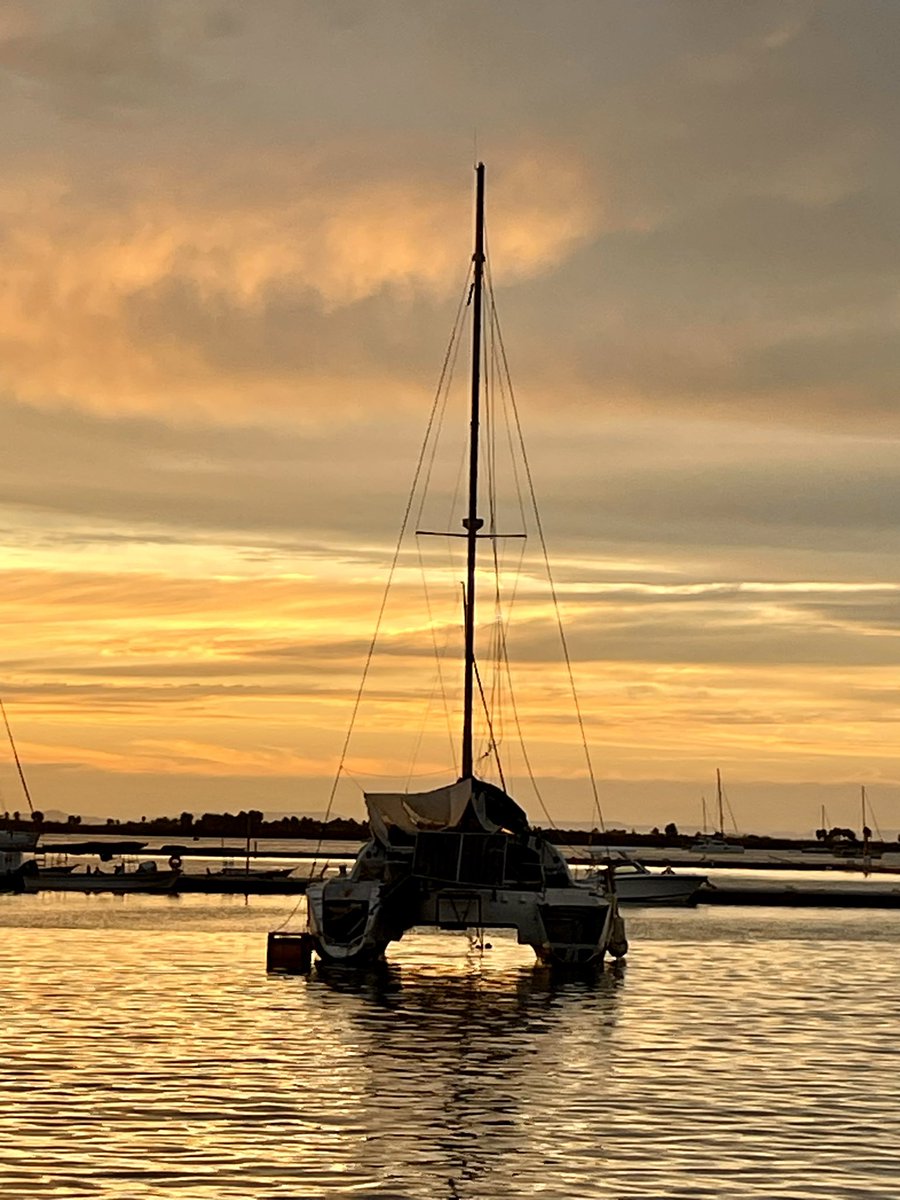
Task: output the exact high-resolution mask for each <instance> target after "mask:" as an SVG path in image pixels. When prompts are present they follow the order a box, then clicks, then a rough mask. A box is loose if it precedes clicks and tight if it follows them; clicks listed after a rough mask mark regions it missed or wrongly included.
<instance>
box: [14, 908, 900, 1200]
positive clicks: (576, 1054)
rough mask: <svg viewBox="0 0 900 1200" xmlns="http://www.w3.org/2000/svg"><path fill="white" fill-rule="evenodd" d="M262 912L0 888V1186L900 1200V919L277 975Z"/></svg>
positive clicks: (461, 949)
mask: <svg viewBox="0 0 900 1200" xmlns="http://www.w3.org/2000/svg"><path fill="white" fill-rule="evenodd" d="M284 911H285V910H284V907H283V906H281V905H280V904H279V902H278V901H276V900H264V899H258V900H255V901H251V902H250V903H244V902H243V901H235V900H234V898H218V897H193V898H191V899H190V900H188V899H187V898H182V900H178V901H174V902H173V901H172V900H171V899H169V898H163V897H136V896H132V897H105V898H101V897H77V896H54V897H48V896H46V895H45V896H33V897H2V898H0V924H2V925H3V926H4V929H3V937H2V939H0V960H2V970H3V978H4V981H5V986H4V1000H5V1004H4V1021H5V1031H6V1039H5V1046H6V1052H5V1054H4V1056H3V1059H2V1062H0V1094H2V1095H0V1098H2V1104H0V1195H2V1196H3V1198H4V1200H6V1198H7V1197H10V1198H12V1197H15V1198H17V1200H18V1198H21V1200H25V1198H29V1200H30V1198H32V1197H44V1196H46V1197H51V1196H52V1197H56V1198H69V1197H72V1198H74V1197H82V1196H84V1197H98V1198H102V1200H124V1198H126V1197H127V1198H129V1200H132V1198H134V1197H140V1198H141V1200H143V1198H147V1200H162V1198H163V1197H166V1198H169V1197H175V1198H180V1200H231V1198H236V1197H241V1198H242V1200H244V1198H247V1197H250V1198H252V1200H257V1198H259V1200H262V1198H265V1200H268V1198H269V1197H272V1198H276V1197H277V1198H286V1197H291V1198H294V1200H299V1198H300V1197H304V1198H308V1197H317V1196H323V1197H325V1196H327V1197H332V1196H334V1197H351V1196H354V1197H367V1196H371V1197H379V1198H385V1200H387V1198H394V1200H399V1198H401V1197H402V1198H404V1200H419V1198H422V1200H425V1198H428V1200H432V1198H447V1200H462V1198H464V1197H465V1198H466V1200H484V1198H487V1197H503V1200H506V1198H509V1200H518V1198H519V1197H526V1196H527V1197H533V1196H536V1195H541V1196H544V1197H557V1196H558V1197H602V1198H603V1200H613V1198H630V1197H643V1198H645V1200H650V1198H656V1197H659V1198H669V1197H688V1196H690V1197H701V1198H705V1197H714V1196H715V1197H727V1198H729V1200H732V1198H733V1200H744V1198H745V1197H755V1198H762V1197H772V1198H775V1200H788V1198H791V1200H813V1198H822V1200H824V1198H826V1197H828V1198H829V1200H830V1198H832V1197H840V1198H847V1200H849V1198H850V1197H857V1196H863V1195H864V1196H866V1197H870V1198H871V1197H885V1198H887V1197H893V1196H896V1195H900V1168H898V1166H897V1156H896V1145H897V1142H898V1135H900V1116H898V1114H900V1083H898V1074H897V1071H896V1063H897V1058H896V1052H895V1046H894V1042H895V1019H894V1015H893V1014H894V1010H895V996H896V993H897V989H898V984H900V955H898V953H897V951H898V948H900V914H896V915H895V914H892V913H877V914H865V913H860V912H852V913H847V914H838V913H834V912H829V913H828V914H827V915H826V914H823V913H808V912H803V913H801V914H790V913H786V912H776V911H775V910H756V911H755V912H754V913H752V914H749V913H746V912H741V913H740V914H738V913H734V912H733V913H725V912H723V910H715V911H714V912H709V913H704V912H703V911H697V912H683V913H679V912H677V911H676V910H672V911H671V912H670V913H665V914H663V913H660V914H653V913H650V912H649V911H647V910H644V911H643V912H641V911H640V910H638V911H636V912H635V913H634V914H633V915H632V916H631V919H630V922H629V934H630V937H631V939H632V945H633V950H632V954H631V956H630V960H629V964H628V966H627V968H625V969H624V970H622V971H618V972H613V971H611V970H607V971H605V972H603V973H601V974H599V975H597V976H595V977H586V978H574V979H568V980H563V979H560V978H559V977H557V976H554V975H553V974H552V973H549V972H547V971H546V970H544V969H541V968H536V967H534V966H533V965H532V962H531V957H530V952H528V951H526V950H524V949H523V948H522V947H518V946H516V944H515V943H514V942H513V941H512V940H511V939H510V938H509V937H506V936H504V935H496V936H492V937H491V939H490V940H491V942H492V947H493V948H492V949H491V950H485V951H484V953H483V954H481V953H479V952H478V950H477V949H476V948H474V947H473V946H472V945H471V944H470V943H469V942H468V940H467V939H466V938H465V937H464V936H462V935H436V934H433V933H427V934H426V933H422V934H413V935H411V936H409V937H408V938H406V939H404V940H403V942H401V943H400V944H399V945H398V946H396V947H395V948H394V953H393V958H392V963H391V965H390V966H389V967H388V968H386V969H385V970H383V971H380V972H377V973H373V974H367V975H352V974H351V975H348V974H345V973H334V972H327V971H321V970H319V971H315V972H314V973H313V974H312V975H311V976H310V977H309V978H308V979H300V978H285V977H267V976H266V975H265V973H264V969H263V962H264V956H265V931H266V930H267V929H269V928H272V927H274V926H276V925H277V924H279V922H280V920H281V919H282V918H283V915H284Z"/></svg>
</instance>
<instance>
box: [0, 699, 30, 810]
mask: <svg viewBox="0 0 900 1200" xmlns="http://www.w3.org/2000/svg"><path fill="white" fill-rule="evenodd" d="M0 713H2V714H3V724H4V725H5V726H6V736H7V737H8V738H9V745H10V749H11V750H12V752H13V758H14V759H15V760H16V770H17V771H18V772H19V782H20V783H21V784H22V791H23V792H24V793H25V799H26V800H27V801H28V811H29V812H30V813H31V815H32V816H34V805H33V804H32V803H31V792H29V790H28V783H27V782H26V780H25V772H24V771H23V770H22V763H21V761H20V759H19V751H18V750H17V749H16V741H15V738H14V737H13V735H12V730H11V729H10V727H9V719H8V718H7V716H6V709H5V708H4V706H3V701H2V700H0Z"/></svg>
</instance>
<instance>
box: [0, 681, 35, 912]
mask: <svg viewBox="0 0 900 1200" xmlns="http://www.w3.org/2000/svg"><path fill="white" fill-rule="evenodd" d="M0 714H2V716H3V724H4V726H5V727H6V736H7V738H8V740H9V746H10V749H11V750H12V755H13V759H14V761H15V764H16V770H17V771H18V774H19V781H20V783H21V785H22V791H23V792H24V794H25V800H26V802H27V804H28V811H29V813H30V814H31V816H32V818H33V817H34V807H33V805H32V803H31V793H30V792H29V790H28V782H27V780H26V779H25V771H24V770H23V768H22V762H21V759H20V758H19V751H18V749H17V748H16V741H15V738H14V737H13V733H12V728H11V726H10V723H9V718H8V717H7V715H6V708H5V706H4V704H3V701H2V700H0ZM38 837H39V833H38V831H36V830H31V829H0V884H2V886H4V887H7V888H8V887H10V886H13V887H15V886H18V884H19V882H20V880H21V877H22V869H23V866H24V867H25V868H26V869H28V864H27V863H26V861H25V859H24V855H26V854H30V853H33V852H34V850H35V848H36V847H37V844H38Z"/></svg>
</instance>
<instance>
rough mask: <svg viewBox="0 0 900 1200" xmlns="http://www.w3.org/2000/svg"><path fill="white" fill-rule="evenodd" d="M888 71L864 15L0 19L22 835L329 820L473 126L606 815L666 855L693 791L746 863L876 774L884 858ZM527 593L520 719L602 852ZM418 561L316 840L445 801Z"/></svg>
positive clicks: (2, 563) (895, 468)
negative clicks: (425, 792)
mask: <svg viewBox="0 0 900 1200" xmlns="http://www.w3.org/2000/svg"><path fill="white" fill-rule="evenodd" d="M898 35H900V9H898V8H897V6H896V5H894V4H891V3H887V2H879V0H862V2H860V3H858V4H854V5H848V4H843V3H828V2H824V3H816V2H812V0H796V2H794V0H777V2H775V0H773V2H771V3H769V2H767V0H757V2H754V3H753V4H746V3H738V2H737V0H723V2H716V3H706V2H705V0H684V2H682V0H669V2H668V3H647V4H642V5H635V4H633V3H631V2H630V0H592V2H590V3H574V2H571V0H563V3H562V4H560V5H553V6H548V5H545V4H543V3H537V2H530V0H518V2H516V3H511V2H505V0H494V2H493V3H492V4H490V5H484V4H481V3H475V2H474V0H473V2H471V3H468V2H467V3H461V2H457V0H449V2H448V3H443V4H441V5H439V6H438V5H435V6H423V5H420V4H414V3H411V2H409V3H389V2H385V3H382V4H378V5H370V4H363V3H354V2H349V0H347V2H344V0H342V2H339V3H334V2H332V3H324V2H322V3H306V4H302V5H297V4H293V3H287V2H280V0H272V2H271V3H268V4H266V5H265V6H260V7H258V8H255V9H254V10H253V11H252V12H251V11H250V10H248V9H247V8H246V6H245V5H242V4H239V3H236V2H232V0H188V2H187V3H178V4H176V3H162V2H158V0H145V2H144V3H142V4H141V5H122V4H117V3H99V2H96V0H82V2H79V3H74V2H68V0H54V2H52V3H51V2H49V0H47V2H41V0H29V2H27V3H26V2H23V3H16V2H14V0H11V2H2V0H0V103H2V109H3V113H4V116H5V120H4V121H3V122H0V155H2V162H3V166H4V170H3V172H2V180H0V242H2V246H3V260H4V275H3V279H2V281H0V435H2V436H0V526H2V531H3V532H2V537H0V547H2V550H0V623H2V626H3V646H4V650H3V652H2V659H3V669H2V675H0V681H2V682H0V695H2V697H3V699H4V702H5V703H6V705H7V708H8V711H9V715H10V720H11V722H12V724H13V729H14V732H15V734H16V738H17V743H18V745H19V749H20V753H21V756H22V758H23V760H24V762H25V766H26V770H27V771H28V774H29V779H30V782H31V784H32V791H33V792H34V795H35V798H36V802H37V803H38V806H39V807H41V808H43V809H45V810H61V811H63V812H71V813H79V814H84V815H87V814H96V815H101V816H118V817H123V818H124V817H133V816H140V815H155V814H158V813H178V812H180V811H182V810H187V811H193V812H196V813H199V812H203V811H220V810H222V809H228V808H230V809H235V808H247V807H254V808H262V809H264V810H266V811H271V812H275V811H277V812H298V813H300V812H305V811H312V812H318V811H321V810H322V809H323V808H324V805H325V801H326V799H327V796H328V793H329V790H330V787H331V781H332V778H333V775H334V770H335V767H336V764H337V761H338V758H339V755H340V751H341V746H342V744H343V739H344V735H345V732H346V728H347V723H348V721H349V717H350V711H351V709H352V705H353V700H354V696H355V694H356V689H357V686H358V683H359V678H360V673H361V670H362V665H363V662H364V660H365V655H366V651H367V648H368V644H369V640H370V638H371V634H372V629H373V625H374V620H375V617H376V614H377V611H378V606H379V603H380V598H381V593H382V589H383V587H384V583H385V579H386V572H387V567H388V564H389V561H390V556H391V554H392V552H393V545H394V541H395V539H396V535H397V530H398V527H399V522H400V519H401V516H402V513H403V507H404V504H405V502H406V497H407V493H408V488H409V482H410V479H411V477H412V472H413V469H414V466H415V461H416V456H417V454H418V450H419V445H420V441H421V438H422V435H423V430H424V428H425V422H426V420H427V416H428V411H429V408H430V405H431V402H432V397H433V395H434V390H435V386H436V382H437V378H438V373H439V370H440V365H441V361H442V358H443V354H444V351H445V348H446V345H447V339H448V337H449V334H450V330H451V327H452V324H453V320H454V313H455V311H456V306H457V304H458V302H459V297H460V294H461V290H462V289H463V286H464V281H465V278H466V271H467V269H468V263H469V257H470V254H471V237H472V234H471V223H472V186H473V175H472V171H471V166H472V161H473V157H474V155H473V131H477V154H478V156H479V157H480V158H482V159H484V161H485V162H486V164H487V195H488V238H489V248H490V255H491V273H492V279H493V282H494V287H495V291H496V296H497V304H498V309H499V313H500V318H501V321H502V326H503V331H504V340H505V345H506V349H507V352H508V355H509V359H510V364H511V369H512V376H513V380H514V383H515V388H516V397H517V402H518V406H519V409H520V412H521V415H522V420H523V425H524V429H525V436H526V441H527V444H528V448H529V453H530V458H531V465H532V468H533V472H534V476H535V481H536V486H537V491H538V496H539V500H540V504H541V514H542V519H543V523H544V528H545V530H546V533H547V537H548V542H549V548H550V553H551V558H552V561H553V567H554V578H555V583H556V586H557V590H558V592H559V596H560V599H561V603H562V606H563V611H564V615H565V619H566V630H567V638H568V644H569V650H570V653H571V657H572V662H573V669H574V673H575V677H576V681H577V684H578V688H579V696H580V701H581V706H582V710H583V714H584V720H585V726H586V729H587V732H588V738H589V745H590V752H591V758H592V761H593V764H594V769H595V772H596V774H597V777H598V784H599V793H600V799H601V803H602V806H603V810H604V814H605V816H606V818H607V819H608V820H609V821H611V822H613V823H617V824H625V825H628V826H636V827H642V826H649V825H653V824H662V823H665V822H667V821H669V820H675V821H676V822H677V823H679V824H680V825H683V826H685V827H690V828H696V827H698V826H699V823H700V808H701V804H700V797H701V795H702V794H705V795H706V797H707V799H709V798H710V797H711V795H712V794H713V791H714V786H715V769H716V767H720V768H721V769H722V771H723V774H724V776H725V778H726V781H727V785H728V791H729V796H730V799H731V802H732V806H733V808H734V809H735V815H736V819H737V822H738V825H739V826H741V827H742V828H743V829H747V830H755V831H760V832H763V831H769V830H773V831H774V830H785V831H797V832H803V831H807V830H811V829H813V828H815V827H816V825H817V824H818V823H819V806H820V804H822V803H825V804H826V806H827V809H828V814H829V817H830V818H831V819H832V820H833V821H834V822H835V823H838V824H857V825H858V823H859V821H858V809H859V799H858V798H859V787H860V785H862V784H865V785H866V786H867V789H868V791H869V795H870V797H871V800H872V804H873V806H874V809H875V811H876V813H877V817H878V821H879V824H880V826H881V827H882V828H883V829H885V830H890V831H892V832H894V833H896V831H897V829H898V828H900V764H898V732H900V643H898V632H900V578H898V571H897V568H896V563H897V561H898V552H900V522H898V513H900V465H898V463H900V456H898V454H897V442H898V438H900V404H898V397H897V389H898V382H897V381H898V379H900V371H898V367H900V349H898V347H900V342H898V323H900V271H898V267H900V262H898V259H900V253H898V233H897V227H896V220H895V213H896V211H897V201H898V193H900V155H898V153H897V151H898V145H897V142H898V138H900V134H898V130H900V111H898V110H900V83H898V80H897V74H896V64H895V61H894V56H893V54H892V47H893V46H895V45H896V44H897V38H898ZM467 369H468V368H467V350H466V349H465V348H464V349H463V350H462V351H461V352H460V360H459V365H458V369H457V375H458V376H459V378H460V380H461V381H462V382H463V383H464V379H465V375H466V371H467ZM448 419H449V418H448ZM456 419H457V420H458V422H462V421H464V417H462V416H460V417H458V418H456ZM462 428H463V426H462V424H460V427H459V429H460V430H461V429H462ZM457 432H459V430H458V431H457ZM456 467H457V463H456V462H455V461H454V462H453V463H452V464H451V468H452V471H455V470H456ZM442 486H444V489H445V491H446V492H449V490H452V488H451V484H450V483H449V482H446V481H445V483H444V484H443V485H442ZM458 551H459V547H457V552H458ZM538 560H539V547H538V546H537V545H536V543H535V542H534V539H533V538H532V539H530V540H529V542H528V544H527V547H526V549H525V562H524V571H523V575H522V580H521V582H520V584H519V585H518V591H517V599H516V605H515V614H514V615H515V616H516V617H518V620H517V621H516V620H514V621H513V623H512V625H511V627H510V650H511V656H512V657H513V659H514V678H515V683H516V695H517V699H518V704H519V715H520V718H521V719H522V721H523V724H524V725H525V726H526V728H527V731H528V749H529V753H530V755H531V757H532V759H533V762H534V767H535V770H536V773H537V775H538V776H539V777H540V780H541V783H542V793H543V794H544V796H545V799H546V801H547V803H548V805H549V807H550V810H551V813H552V815H553V816H554V818H556V819H557V820H558V821H560V822H561V823H565V822H566V821H575V820H577V821H586V820H590V819H591V817H592V810H593V800H592V796H591V790H590V787H589V786H588V784H587V781H586V779H585V777H584V769H585V768H584V756H583V751H582V749H581V746H580V739H579V735H578V731H577V728H576V727H575V725H574V724H573V720H572V712H571V706H570V704H569V702H568V700H567V698H566V692H567V686H566V679H565V673H564V671H563V670H562V667H561V666H558V665H557V661H556V660H557V657H558V656H557V654H556V649H555V641H554V630H553V621H552V619H549V620H548V619H547V618H548V616H551V617H552V614H549V613H548V604H547V589H546V585H545V584H544V583H542V582H541V579H540V575H539V571H538V570H537V567H538V565H539V563H538ZM455 561H456V563H457V564H458V562H459V556H458V553H457V559H456V560H455ZM443 572H444V574H443V576H442V577H441V578H440V580H439V583H438V585H436V590H435V593H434V598H438V597H439V598H440V603H441V604H442V605H443V607H442V608H439V611H436V612H435V613H434V620H435V633H434V636H433V635H432V632H431V631H430V630H429V628H428V621H427V615H428V614H427V605H425V604H423V592H422V584H421V581H420V579H419V574H418V571H417V569H416V563H415V559H414V556H410V557H407V558H404V560H403V562H402V564H401V570H400V572H399V574H398V582H397V587H396V588H395V589H394V592H393V594H392V599H391V603H390V606H389V609H388V611H387V612H386V616H385V626H384V637H383V638H382V641H381V645H382V649H383V651H384V652H383V653H382V654H380V655H379V656H378V657H377V659H376V662H375V664H374V665H373V669H372V674H371V678H370V687H369V688H368V689H367V692H366V696H365V698H364V702H363V705H362V707H361V710H360V718H359V723H358V737H356V738H355V739H354V742H353V744H352V745H351V751H350V759H349V776H350V777H348V779H347V781H346V783H344V784H342V785H341V788H340V789H339V791H338V794H337V798H336V811H338V812H340V813H344V814H346V815H353V816H358V815H360V813H361V811H362V806H361V799H360V787H361V786H369V787H375V788H378V787H384V786H388V787H389V786H394V785H395V784H397V783H398V782H399V783H404V782H406V781H407V780H413V781H417V782H420V783H422V784H423V786H431V785H432V784H433V783H438V782H442V781H443V780H444V779H445V778H446V777H447V775H448V774H449V775H451V776H452V774H453V772H454V771H455V769H456V762H455V758H456V755H457V753H458V751H457V749H456V747H455V734H454V735H449V734H448V732H447V727H448V723H449V726H450V728H451V729H452V728H453V725H454V721H453V714H454V711H455V709H454V706H455V705H457V703H458V699H457V696H456V692H458V690H459V687H458V685H459V679H458V678H457V677H456V676H454V675H453V668H452V667H450V666H449V665H447V664H445V665H444V666H443V667H442V672H443V676H442V677H443V679H444V690H445V691H446V692H447V695H448V702H447V703H448V707H449V711H450V716H449V718H448V716H447V713H446V712H445V711H444V705H443V702H442V701H441V691H442V689H441V687H440V686H439V681H438V680H437V678H436V665H435V655H434V651H433V642H434V640H435V639H436V640H438V641H439V642H440V645H441V646H442V647H446V648H447V651H448V653H449V651H450V649H452V648H453V641H454V637H455V636H456V634H457V632H458V626H459V618H458V613H456V612H455V610H454V604H456V605H457V606H458V595H459V593H458V582H457V581H458V578H459V571H458V569H457V567H455V566H453V565H452V564H451V563H449V562H445V563H444V565H443ZM454 595H455V597H456V599H455V600H454ZM429 599H432V597H431V596H429ZM487 619H488V613H487V612H485V620H486V621H487ZM423 713H424V714H425V716H426V717H427V722H426V724H427V731H426V734H425V736H423V737H422V738H421V741H420V740H419V735H420V731H421V728H422V726H423ZM513 733H514V730H513V729H512V727H511V724H510V722H509V720H507V722H506V724H505V725H504V728H503V731H502V734H503V737H504V743H503V744H504V749H508V750H509V753H510V761H511V764H512V765H511V769H510V773H511V777H512V779H511V782H513V783H514V784H515V785H516V786H515V789H514V790H515V794H517V795H519V796H520V798H521V800H522V801H523V803H524V804H525V806H526V807H527V808H528V809H529V811H531V812H532V815H533V816H534V818H535V819H536V820H540V821H541V823H544V820H543V817H542V814H541V812H540V809H539V807H537V806H536V803H535V801H534V800H533V798H532V795H531V792H530V789H529V787H528V785H527V784H526V783H523V782H522V780H523V776H524V770H523V765H522V763H521V761H517V760H516V757H515V751H514V746H513V743H514V740H515V739H514V737H513ZM8 757H9V756H7V758H8ZM0 802H2V807H3V808H6V809H9V810H13V809H21V808H22V807H23V802H22V800H21V798H20V793H19V791H18V784H17V782H16V779H15V775H14V771H13V768H12V764H11V760H10V761H7V759H6V758H5V759H4V760H3V762H2V763H0Z"/></svg>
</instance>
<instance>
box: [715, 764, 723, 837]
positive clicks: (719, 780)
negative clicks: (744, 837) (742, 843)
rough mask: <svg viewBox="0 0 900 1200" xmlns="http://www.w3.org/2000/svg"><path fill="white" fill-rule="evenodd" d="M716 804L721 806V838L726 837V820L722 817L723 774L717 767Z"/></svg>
mask: <svg viewBox="0 0 900 1200" xmlns="http://www.w3.org/2000/svg"><path fill="white" fill-rule="evenodd" d="M716 802H717V803H718V806H719V837H724V836H725V818H724V816H723V815H722V772H721V771H720V770H719V768H718V767H716Z"/></svg>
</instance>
